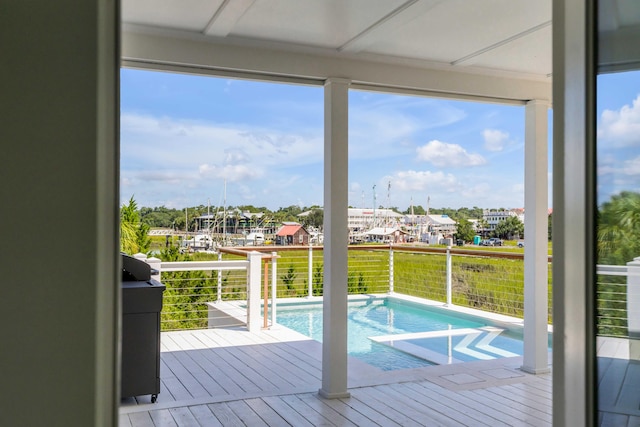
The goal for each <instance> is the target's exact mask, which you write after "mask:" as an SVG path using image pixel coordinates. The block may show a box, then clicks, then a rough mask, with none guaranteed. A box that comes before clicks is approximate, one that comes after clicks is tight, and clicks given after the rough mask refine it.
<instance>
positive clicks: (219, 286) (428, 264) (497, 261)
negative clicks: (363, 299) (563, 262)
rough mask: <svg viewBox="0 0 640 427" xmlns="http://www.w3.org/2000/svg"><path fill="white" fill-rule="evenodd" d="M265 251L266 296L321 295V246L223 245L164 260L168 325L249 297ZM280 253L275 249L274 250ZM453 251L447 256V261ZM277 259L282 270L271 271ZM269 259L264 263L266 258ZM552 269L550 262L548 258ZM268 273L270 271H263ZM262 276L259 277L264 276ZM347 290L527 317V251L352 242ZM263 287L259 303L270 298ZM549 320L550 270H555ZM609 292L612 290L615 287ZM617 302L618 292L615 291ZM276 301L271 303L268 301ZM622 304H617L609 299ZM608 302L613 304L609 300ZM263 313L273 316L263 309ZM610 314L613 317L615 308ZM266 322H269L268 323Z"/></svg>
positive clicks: (189, 324)
mask: <svg viewBox="0 0 640 427" xmlns="http://www.w3.org/2000/svg"><path fill="white" fill-rule="evenodd" d="M254 251H260V252H261V253H262V256H263V257H264V258H265V259H266V260H265V261H263V263H266V262H269V261H268V260H271V258H272V257H274V259H273V260H272V262H273V264H271V267H268V268H267V269H266V270H265V271H266V272H267V276H268V279H267V281H266V285H267V289H268V290H267V296H268V298H269V299H270V298H271V297H272V296H273V295H272V293H273V285H274V283H273V282H274V281H275V289H276V291H275V292H276V296H277V298H292V297H294V298H295V297H308V296H322V294H323V289H322V288H323V276H324V261H323V248H322V247H319V246H269V247H251V248H220V252H221V253H220V254H198V259H203V258H209V259H211V260H212V261H213V260H216V261H214V262H212V261H179V262H162V263H161V270H162V279H161V280H162V283H163V284H164V285H165V286H166V288H167V289H166V292H165V296H164V309H163V311H162V328H163V330H174V329H194V328H206V327H211V325H212V324H213V325H216V324H217V323H216V319H215V318H213V319H212V316H216V314H215V313H216V311H215V310H213V311H212V310H211V307H212V306H211V303H215V302H220V301H246V300H247V280H248V278H247V276H248V272H247V268H248V265H249V262H248V258H247V257H248V254H249V253H251V252H254ZM274 255H275V256H274ZM448 257H449V262H448V261H447V259H448ZM276 259H277V266H276V270H275V271H273V267H274V266H275V261H276ZM263 265H264V264H263ZM549 268H551V263H550V262H549ZM261 275H262V276H263V275H264V273H262V272H261ZM262 281H263V277H261V278H260V283H262ZM347 281H348V283H347V286H348V292H349V294H363V293H367V294H383V293H390V292H397V293H401V294H406V295H411V296H416V297H421V298H427V299H431V300H435V301H440V302H443V303H452V304H455V305H458V306H465V307H471V308H476V309H479V310H484V311H489V312H493V313H499V314H506V315H511V316H515V317H520V318H522V317H523V310H524V256H523V254H522V253H521V252H520V253H514V252H487V251H481V250H469V249H464V248H448V249H447V248H443V247H409V246H389V245H353V246H349V251H348V277H347ZM263 289H264V287H262V286H261V290H260V292H261V296H260V302H261V303H262V304H263V306H264V305H265V304H264V297H265V295H264V290H263ZM548 289H549V321H551V308H550V307H551V274H550V273H549V285H548ZM608 292H610V293H611V292H613V291H611V290H609V291H608ZM611 299H612V301H613V300H615V301H618V298H617V297H615V298H614V297H611ZM266 305H268V306H271V303H270V302H267V304H266ZM609 305H611V306H615V307H617V306H616V305H615V304H613V303H611V304H609ZM604 309H613V308H610V307H604V306H603V310H604ZM261 316H263V317H264V318H265V319H266V318H267V317H269V316H273V313H272V314H271V315H267V316H265V315H264V311H263V312H262V313H261ZM609 317H610V318H615V314H611V315H610V316H609ZM265 325H266V322H265Z"/></svg>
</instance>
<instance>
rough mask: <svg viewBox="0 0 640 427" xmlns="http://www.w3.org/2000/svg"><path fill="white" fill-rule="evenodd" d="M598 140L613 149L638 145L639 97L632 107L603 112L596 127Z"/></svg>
mask: <svg viewBox="0 0 640 427" xmlns="http://www.w3.org/2000/svg"><path fill="white" fill-rule="evenodd" d="M598 139H599V140H600V141H601V142H605V143H608V144H611V146H614V147H628V146H636V145H640V95H638V96H637V97H636V99H634V100H633V105H631V106H629V105H623V106H622V107H621V108H620V110H617V111H613V110H604V111H603V112H602V116H601V119H600V125H599V126H598Z"/></svg>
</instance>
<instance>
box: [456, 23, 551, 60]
mask: <svg viewBox="0 0 640 427" xmlns="http://www.w3.org/2000/svg"><path fill="white" fill-rule="evenodd" d="M550 26H551V21H550V20H549V21H546V22H543V23H542V24H539V25H536V26H535V27H531V28H528V29H526V30H524V31H522V32H521V33H518V34H515V35H513V36H511V37H507V38H506V39H504V40H501V41H499V42H497V43H494V44H492V45H490V46H487V47H485V48H482V49H480V50H477V51H475V52H473V53H471V54H469V55H467V56H465V57H463V58H460V59H456V60H455V61H453V62H451V65H462V64H464V63H465V62H469V61H471V60H472V59H474V58H476V57H478V56H480V55H482V54H485V53H487V52H490V51H492V50H494V49H497V48H499V47H502V46H504V45H506V44H509V43H511V42H514V41H516V40H518V39H521V38H523V37H526V36H528V35H529V34H533V33H535V32H536V31H540V30H542V29H545V28H547V27H550Z"/></svg>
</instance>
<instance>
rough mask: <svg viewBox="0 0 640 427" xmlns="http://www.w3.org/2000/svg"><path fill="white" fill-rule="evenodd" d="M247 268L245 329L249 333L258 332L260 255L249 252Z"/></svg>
mask: <svg viewBox="0 0 640 427" xmlns="http://www.w3.org/2000/svg"><path fill="white" fill-rule="evenodd" d="M247 259H248V261H249V268H248V269H247V329H248V330H249V332H257V331H259V330H260V285H261V283H260V276H261V268H260V267H261V266H262V254H261V253H260V252H256V251H253V252H250V253H249V254H248V255H247Z"/></svg>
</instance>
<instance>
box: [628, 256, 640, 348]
mask: <svg viewBox="0 0 640 427" xmlns="http://www.w3.org/2000/svg"><path fill="white" fill-rule="evenodd" d="M627 323H628V327H629V359H630V360H640V257H637V258H634V259H633V261H631V262H628V263H627Z"/></svg>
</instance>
